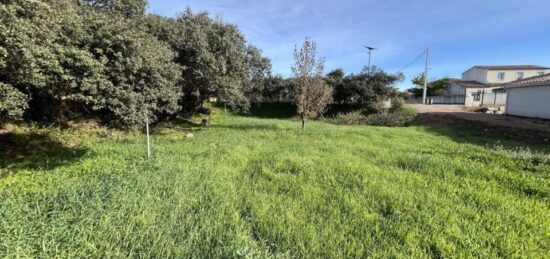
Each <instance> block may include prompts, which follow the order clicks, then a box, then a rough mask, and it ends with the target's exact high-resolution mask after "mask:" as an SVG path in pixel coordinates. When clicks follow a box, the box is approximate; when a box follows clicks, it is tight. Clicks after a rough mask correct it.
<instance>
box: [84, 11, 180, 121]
mask: <svg viewBox="0 0 550 259" xmlns="http://www.w3.org/2000/svg"><path fill="white" fill-rule="evenodd" d="M89 23H91V24H93V26H92V28H93V32H92V33H93V40H92V41H91V43H90V49H91V51H93V52H94V54H95V55H96V58H97V59H98V60H104V61H105V65H104V66H105V75H106V76H107V78H108V79H109V82H111V84H105V85H102V87H101V89H99V91H98V95H97V97H96V98H97V104H96V105H95V106H94V109H96V110H104V111H107V112H108V113H109V114H111V115H112V116H114V118H115V122H116V123H117V124H119V126H122V127H136V126H142V125H143V124H144V122H145V119H146V118H147V117H148V119H149V121H151V122H154V121H155V120H157V118H158V117H159V116H164V115H169V114H175V113H177V112H178V111H179V105H178V101H179V100H180V97H181V95H182V89H181V86H180V85H179V84H180V83H181V69H182V68H181V66H179V65H178V64H176V63H175V62H174V61H173V60H174V58H175V54H174V53H173V52H172V50H171V49H170V46H169V45H168V44H166V43H164V42H161V41H159V40H158V39H157V38H156V37H154V36H153V35H151V34H149V33H148V29H147V27H145V25H143V23H141V22H140V20H128V19H126V18H124V17H123V16H116V15H113V14H109V13H104V12H102V11H101V10H100V11H98V12H91V13H89Z"/></svg>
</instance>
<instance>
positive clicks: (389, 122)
mask: <svg viewBox="0 0 550 259" xmlns="http://www.w3.org/2000/svg"><path fill="white" fill-rule="evenodd" d="M417 115H418V113H417V112H416V110H414V109H412V108H409V107H403V108H401V109H399V110H397V111H394V112H390V113H384V114H372V115H369V116H367V120H366V124H368V125H373V126H386V127H402V126H406V125H408V124H409V123H411V122H412V121H414V120H415V119H416V117H417Z"/></svg>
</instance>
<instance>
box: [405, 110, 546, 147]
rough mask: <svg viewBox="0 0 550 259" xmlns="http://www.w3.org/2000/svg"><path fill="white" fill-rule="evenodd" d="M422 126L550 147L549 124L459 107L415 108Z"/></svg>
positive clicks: (532, 119) (538, 120)
mask: <svg viewBox="0 0 550 259" xmlns="http://www.w3.org/2000/svg"><path fill="white" fill-rule="evenodd" d="M414 108H416V109H417V110H418V112H419V113H420V115H421V116H420V117H421V118H420V119H419V121H418V123H419V124H421V125H428V126H447V127H451V128H453V129H458V130H468V131H474V132H477V133H479V134H480V135H483V136H488V137H493V138H508V139H513V140H519V141H527V142H529V143H532V144H543V145H550V120H544V119H534V118H522V117H515V116H506V115H498V114H487V113H476V112H470V111H467V110H466V109H465V108H464V107H463V106H459V105H414Z"/></svg>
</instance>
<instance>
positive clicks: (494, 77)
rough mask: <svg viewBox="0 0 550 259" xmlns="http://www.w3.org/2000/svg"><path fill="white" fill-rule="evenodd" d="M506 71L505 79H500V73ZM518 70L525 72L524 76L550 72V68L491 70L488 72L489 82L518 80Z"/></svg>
mask: <svg viewBox="0 0 550 259" xmlns="http://www.w3.org/2000/svg"><path fill="white" fill-rule="evenodd" d="M500 72H503V73H505V77H504V80H498V73H500ZM518 72H523V78H528V77H534V76H538V75H539V73H545V74H546V73H550V70H544V69H540V70H502V71H498V70H489V71H488V73H487V82H488V83H509V82H512V81H516V80H518V79H519V78H518V75H517V74H518Z"/></svg>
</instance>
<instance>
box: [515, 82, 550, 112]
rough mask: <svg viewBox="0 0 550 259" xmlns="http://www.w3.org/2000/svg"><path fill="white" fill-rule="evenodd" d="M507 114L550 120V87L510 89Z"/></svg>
mask: <svg viewBox="0 0 550 259" xmlns="http://www.w3.org/2000/svg"><path fill="white" fill-rule="evenodd" d="M506 114H510V115H516V116H525V117H535V118H545V119H550V85H547V86H536V87H519V88H509V89H508V101H507V102H506Z"/></svg>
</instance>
